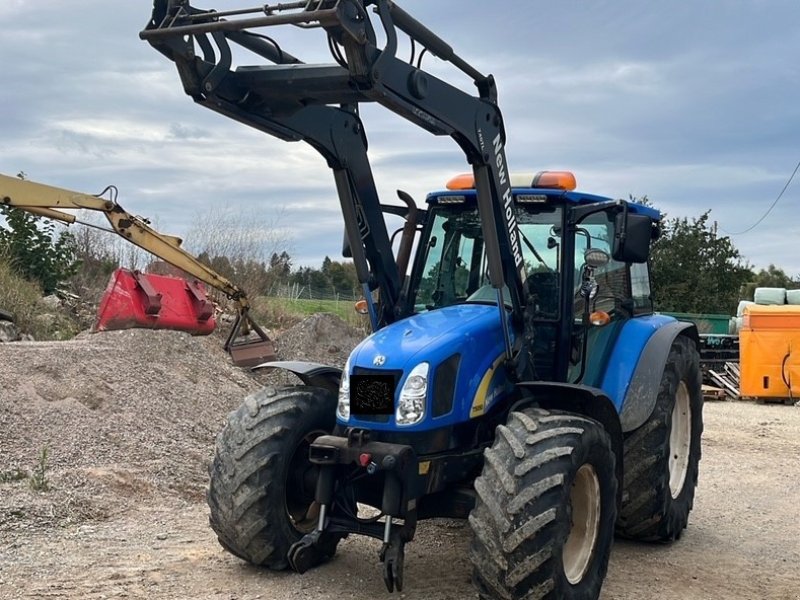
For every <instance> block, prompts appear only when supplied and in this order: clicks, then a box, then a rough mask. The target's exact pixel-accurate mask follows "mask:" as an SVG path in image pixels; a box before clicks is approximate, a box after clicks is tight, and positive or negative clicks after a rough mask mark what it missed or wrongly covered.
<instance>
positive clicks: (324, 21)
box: [140, 0, 526, 355]
mask: <svg viewBox="0 0 800 600" xmlns="http://www.w3.org/2000/svg"><path fill="white" fill-rule="evenodd" d="M311 7H313V10H309V8H311ZM370 7H373V8H374V11H375V13H376V14H377V21H378V22H379V23H380V26H381V28H382V29H383V33H384V36H385V39H386V45H385V46H384V47H383V48H379V47H378V42H377V39H378V36H377V35H376V31H375V29H374V27H373V24H372V20H371V18H370V16H369V14H368V12H367V10H368V8H370ZM285 24H293V25H296V26H299V27H303V28H322V29H324V32H325V33H326V34H327V35H328V41H329V46H330V47H331V52H332V54H333V55H334V58H335V59H336V63H337V64H331V65H310V64H305V63H302V62H301V61H300V60H299V59H298V58H296V57H295V56H293V55H291V54H289V53H287V52H285V51H284V50H283V49H282V48H280V47H279V46H278V45H277V44H276V43H275V42H274V41H273V40H272V39H271V38H267V37H265V36H262V35H259V34H256V33H253V32H252V31H250V30H251V29H255V28H259V27H268V26H274V25H285ZM398 29H399V30H401V31H403V32H405V33H406V34H407V35H409V36H410V37H411V38H412V40H415V42H416V43H417V44H420V45H421V46H422V47H424V48H425V49H426V50H427V51H428V52H430V53H431V54H434V55H436V56H438V57H439V58H440V59H442V60H444V61H448V62H450V63H452V64H453V65H454V66H456V67H457V68H458V69H460V70H461V71H463V72H464V73H466V74H467V75H468V76H469V77H471V78H472V79H473V80H474V83H475V85H476V87H477V94H470V93H467V92H465V91H463V90H460V89H458V88H457V87H455V86H453V85H451V84H449V83H447V82H445V81H443V80H441V79H438V78H437V77H434V76H433V75H431V74H430V73H428V72H426V71H424V70H423V69H422V68H420V65H419V64H418V65H414V64H410V63H409V62H406V61H405V60H403V59H400V58H398V57H397V56H396V52H397V38H398ZM140 37H141V38H142V39H144V40H147V41H148V42H149V43H150V44H151V45H152V46H153V47H154V48H156V49H157V50H158V51H159V52H161V53H162V54H164V55H165V56H167V57H168V58H170V59H171V60H173V61H174V62H175V64H176V66H177V68H178V72H179V74H180V77H181V80H182V83H183V86H184V90H185V91H186V93H187V94H189V95H190V96H192V98H194V100H195V101H196V102H198V103H199V104H201V105H203V106H206V107H208V108H210V109H212V110H215V111H217V112H220V113H222V114H225V115H227V116H229V117H231V118H233V119H235V120H238V121H240V122H242V123H245V124H248V125H250V126H253V127H255V128H257V129H260V130H261V131H264V132H266V133H269V134H271V135H274V136H276V137H278V138H280V139H284V140H291V141H299V140H304V141H306V142H308V143H309V144H311V145H312V146H313V147H314V148H316V149H317V150H318V151H319V152H320V153H321V154H322V155H323V156H324V157H325V158H326V160H327V161H328V164H329V166H330V167H331V168H332V169H333V171H334V177H335V180H336V185H337V190H338V193H339V199H340V202H341V205H342V212H343V216H344V220H345V229H346V231H347V234H348V238H349V239H350V246H351V248H352V250H353V259H354V262H355V263H356V269H357V272H358V274H359V279H360V281H361V282H362V284H365V285H368V286H369V287H370V289H374V288H375V287H377V288H379V289H380V292H381V301H382V307H383V311H382V314H381V322H382V323H388V322H392V321H394V320H395V319H397V318H399V317H402V316H406V315H405V311H407V310H409V309H408V308H404V307H403V303H402V302H401V298H400V290H401V285H400V280H399V274H398V269H397V264H396V262H395V261H394V258H393V257H392V251H391V244H390V243H389V237H388V234H387V232H386V226H385V223H384V221H383V217H382V215H381V213H380V204H379V199H378V195H377V192H376V190H375V183H374V180H373V175H372V171H371V168H370V165H369V160H368V158H367V155H366V152H367V142H366V136H365V134H364V130H363V126H362V124H361V121H360V119H359V117H358V110H357V107H358V105H359V104H360V103H362V102H377V103H379V104H381V105H383V106H385V107H386V108H388V109H389V110H391V111H392V112H395V113H397V114H398V115H400V116H402V117H404V118H405V119H407V120H409V121H411V122H412V123H414V124H415V125H418V126H419V127H422V128H423V129H425V130H427V131H429V132H430V133H433V134H434V135H440V136H441V135H448V136H451V137H452V138H453V139H454V140H455V141H456V142H457V143H458V145H459V146H460V148H461V149H462V151H463V152H464V154H465V156H466V158H467V161H468V162H469V163H470V164H471V165H472V168H473V171H474V176H475V182H476V188H477V192H478V207H479V211H480V214H481V221H482V229H483V235H484V238H485V240H486V252H487V257H488V261H489V269H490V279H491V283H492V285H493V286H494V287H495V288H496V289H497V293H498V296H502V294H503V290H504V289H505V286H508V287H507V289H508V290H509V293H510V296H511V301H512V306H513V318H514V320H515V322H517V323H518V324H519V325H520V327H522V326H523V325H524V323H523V321H524V319H523V310H524V307H525V303H526V299H525V292H524V287H523V284H524V281H525V266H524V261H523V260H522V253H521V249H520V245H519V235H518V230H517V223H516V219H515V215H514V208H513V206H512V203H511V184H510V178H509V176H508V168H507V166H506V157H505V149H504V147H505V130H504V126H503V118H502V115H501V112H500V109H499V108H498V106H497V102H496V99H497V92H496V88H495V83H494V79H493V78H492V77H491V76H485V75H482V74H481V73H480V72H479V71H478V70H477V69H475V68H474V67H472V66H471V65H469V64H468V63H466V62H465V61H464V60H463V59H461V58H460V57H459V56H457V55H456V54H455V53H454V52H453V50H452V48H450V46H448V45H447V44H446V43H445V42H443V41H442V40H441V39H440V38H439V37H437V36H436V35H435V34H434V33H432V32H431V31H430V30H428V29H427V28H426V27H424V26H423V25H422V24H420V23H419V22H417V21H416V20H415V19H414V18H413V17H411V16H410V15H408V13H406V12H405V11H403V10H402V9H401V8H400V7H399V6H398V5H397V4H395V3H394V2H391V1H389V0H320V1H318V2H305V1H303V2H290V3H286V4H278V5H262V6H259V7H256V8H252V9H237V10H230V11H226V12H216V11H203V10H199V9H197V8H194V7H192V6H190V4H189V2H188V1H187V0H155V1H154V8H153V14H152V18H151V21H150V22H149V23H148V25H147V26H146V28H145V30H144V31H142V32H141V33H140ZM231 42H232V43H235V44H238V45H240V46H242V47H244V48H246V49H247V50H250V51H252V52H254V53H255V54H257V55H258V56H259V57H261V58H263V59H266V60H268V61H269V62H271V63H273V64H272V65H257V66H244V67H238V68H235V69H234V68H232V52H231V49H230V43H231ZM196 51H199V54H200V55H201V56H198V54H197V53H196ZM420 62H421V61H420ZM358 241H360V242H361V243H355V242H358ZM368 269H369V273H368V272H367V270H368ZM503 305H504V304H503V302H502V301H500V302H499V303H498V306H499V310H500V311H501V313H503V318H502V319H501V320H502V322H503V324H504V328H505V333H506V340H507V353H508V354H509V355H510V354H511V347H510V341H508V340H509V335H508V324H507V320H506V318H505V314H504V308H503Z"/></svg>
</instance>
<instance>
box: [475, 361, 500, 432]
mask: <svg viewBox="0 0 800 600" xmlns="http://www.w3.org/2000/svg"><path fill="white" fill-rule="evenodd" d="M504 358H505V354H501V355H500V356H498V357H497V359H496V360H495V361H494V363H492V366H491V367H489V370H488V371H486V373H484V375H483V378H482V379H481V383H480V385H478V390H477V391H476V392H475V397H474V398H473V399H472V408H471V409H470V411H469V418H470V419H474V418H475V417H480V416H481V415H482V414H483V413H485V412H486V395H487V393H488V392H489V384H491V383H492V378H493V377H494V372H495V371H496V370H497V367H499V366H500V364H501V363H502V362H503V359H504Z"/></svg>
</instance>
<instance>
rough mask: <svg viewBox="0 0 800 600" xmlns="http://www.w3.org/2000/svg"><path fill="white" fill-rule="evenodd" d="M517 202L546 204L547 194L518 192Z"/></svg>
mask: <svg viewBox="0 0 800 600" xmlns="http://www.w3.org/2000/svg"><path fill="white" fill-rule="evenodd" d="M516 199H517V202H519V203H520V204H546V203H547V196H545V195H544V194H517V195H516Z"/></svg>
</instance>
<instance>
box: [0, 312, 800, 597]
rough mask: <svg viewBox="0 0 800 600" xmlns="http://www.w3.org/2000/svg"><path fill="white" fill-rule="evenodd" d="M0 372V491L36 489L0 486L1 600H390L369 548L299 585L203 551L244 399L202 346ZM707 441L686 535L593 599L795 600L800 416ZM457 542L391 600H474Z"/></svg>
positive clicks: (459, 528)
mask: <svg viewBox="0 0 800 600" xmlns="http://www.w3.org/2000/svg"><path fill="white" fill-rule="evenodd" d="M320 339H326V340H333V341H331V342H329V343H327V342H326V344H325V345H322V344H320V343H319V340H320ZM353 343H354V338H353V337H352V335H351V334H350V333H349V332H347V331H345V330H343V329H342V328H341V327H339V326H338V325H337V324H336V323H332V322H329V321H326V320H324V319H323V320H319V319H318V320H317V321H312V322H311V323H304V324H301V326H298V328H296V329H295V330H290V332H287V334H286V336H285V337H284V338H283V343H282V344H281V340H279V350H280V349H281V348H283V357H284V358H295V357H296V356H297V351H298V348H301V347H304V348H306V349H308V348H309V347H313V348H314V351H313V352H312V351H308V350H306V352H305V354H306V359H316V360H321V358H320V357H326V358H329V359H330V361H332V362H340V361H341V360H342V357H343V356H346V354H347V352H348V351H349V347H350V346H351V345H352V344H353ZM0 364H2V365H3V366H2V367H0V476H2V475H3V474H9V473H13V472H17V471H28V472H30V471H31V470H35V468H36V465H37V462H38V460H39V459H38V458H37V457H38V456H40V452H41V448H43V447H47V448H48V458H47V471H46V473H47V477H48V481H49V485H50V489H49V490H48V491H33V490H31V487H30V485H29V483H28V481H26V480H20V481H3V479H2V477H0V598H2V599H6V598H70V599H78V598H90V599H94V598H98V599H99V598H167V599H178V598H203V599H206V598H207V599H230V600H233V599H236V600H255V599H270V598H276V599H277V598H281V599H283V598H287V599H293V598H297V599H300V598H312V599H319V600H342V599H348V598H357V599H373V598H390V597H392V596H390V595H389V594H388V593H387V592H386V590H385V588H384V586H383V583H382V580H381V575H380V573H381V571H380V565H379V563H378V559H377V552H378V548H379V544H378V542H375V541H373V540H367V539H363V538H358V539H353V538H351V539H348V540H345V541H344V542H343V543H342V544H341V546H340V549H339V552H338V554H337V556H336V558H335V559H334V560H333V561H332V562H331V563H329V564H327V565H325V566H323V567H321V568H319V569H316V570H314V571H311V572H309V573H307V574H305V575H303V576H300V575H296V574H293V573H273V572H269V571H265V570H261V569H257V568H254V567H251V566H248V565H247V564H245V563H243V562H242V561H240V560H238V559H236V558H235V557H233V556H230V555H228V554H226V553H225V552H224V551H222V549H221V548H220V547H219V545H218V544H217V542H216V539H215V537H214V534H213V532H212V531H211V530H210V529H209V527H208V513H207V509H206V506H205V503H204V502H203V499H202V498H203V488H204V486H205V481H206V471H205V464H206V462H207V461H208V460H209V458H210V455H211V452H212V450H213V437H214V434H215V432H216V430H217V429H218V428H219V427H220V425H221V423H222V421H223V419H224V416H225V414H226V413H227V412H228V411H229V410H232V409H233V408H234V407H235V406H236V405H237V404H238V403H239V401H240V400H241V398H242V397H243V396H244V395H245V394H246V393H248V392H249V391H252V390H253V389H255V388H256V387H257V383H256V382H255V381H254V380H253V379H252V378H250V377H249V376H248V375H246V374H244V373H243V372H241V371H239V370H238V369H236V368H234V367H232V366H230V365H229V364H228V363H227V362H226V359H225V357H224V355H222V354H221V353H220V351H219V349H218V348H217V347H216V346H215V345H214V344H212V343H211V341H210V340H197V339H195V338H190V337H188V336H185V335H183V334H175V333H166V332H115V333H108V334H102V336H92V337H86V338H84V339H82V340H77V341H73V342H63V343H35V342H31V343H20V344H5V345H3V344H0ZM705 424H706V429H705V434H704V439H703V460H702V462H701V470H700V487H699V489H698V492H697V497H696V502H695V509H694V511H693V513H692V516H691V519H690V525H689V529H688V530H687V531H686V532H685V534H684V536H683V537H682V539H681V540H679V541H678V542H676V543H675V544H672V545H646V544H637V543H630V542H624V541H617V542H616V544H615V546H614V550H613V553H612V558H611V564H610V567H609V573H608V577H607V579H606V583H605V586H604V588H603V595H602V598H604V599H606V600H610V599H629V600H634V599H636V600H646V599H650V598H653V599H655V598H659V599H663V600H687V599H709V600H712V599H714V600H716V599H721V598H726V599H752V600H755V599H761V598H771V599H772V598H774V599H778V600H796V599H800V566H799V565H800V406H795V407H787V406H782V405H757V404H753V403H748V402H736V403H732V402H720V403H708V404H706V407H705ZM7 479H8V477H7ZM12 479H13V478H12ZM469 538H470V536H469V530H468V528H467V527H466V526H465V524H464V523H461V522H456V521H446V520H441V521H434V522H424V523H422V524H421V525H420V527H419V529H418V535H417V539H416V540H415V541H414V542H413V543H412V544H410V545H409V546H408V547H407V554H406V586H405V591H404V592H403V593H402V594H396V595H395V596H394V597H399V598H404V599H409V600H411V599H417V600H422V599H426V600H444V599H448V600H456V599H472V598H475V594H474V592H473V590H472V586H471V584H470V569H469V564H468V560H467V548H468V545H469Z"/></svg>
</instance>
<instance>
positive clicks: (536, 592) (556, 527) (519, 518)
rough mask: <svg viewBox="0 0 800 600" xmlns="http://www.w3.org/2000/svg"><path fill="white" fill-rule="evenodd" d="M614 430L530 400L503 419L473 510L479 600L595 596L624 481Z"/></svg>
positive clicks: (473, 555)
mask: <svg viewBox="0 0 800 600" xmlns="http://www.w3.org/2000/svg"><path fill="white" fill-rule="evenodd" d="M615 463H616V460H615V456H614V453H613V451H612V448H611V439H610V437H609V435H608V433H607V432H606V431H605V430H604V429H603V427H602V426H601V425H600V424H599V423H597V422H595V421H592V420H590V419H587V418H584V417H582V416H579V415H574V414H566V413H556V412H549V411H544V410H540V409H526V410H523V411H522V412H514V413H512V414H511V415H510V417H509V420H508V423H507V425H505V426H504V425H501V426H499V427H498V428H497V436H496V439H495V442H494V444H493V446H492V448H490V449H489V450H487V451H486V454H485V462H484V467H483V472H482V473H481V476H480V477H478V479H477V480H476V481H475V489H476V491H477V493H478V497H477V501H476V505H475V509H474V510H473V511H472V513H471V514H470V516H469V522H470V525H471V527H472V531H473V533H474V539H473V543H472V548H471V551H470V558H471V560H472V564H473V580H474V582H475V585H476V587H477V588H478V592H479V595H480V597H481V599H482V600H495V599H500V598H502V599H503V600H519V599H522V598H525V599H526V600H528V599H530V600H535V599H538V598H569V599H587V600H588V599H591V598H597V596H598V595H599V593H600V588H601V586H602V584H603V579H604V578H605V574H606V570H607V568H608V558H609V553H610V551H611V544H612V542H613V537H614V521H615V519H616V514H617V507H616V494H617V480H616V474H615Z"/></svg>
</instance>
